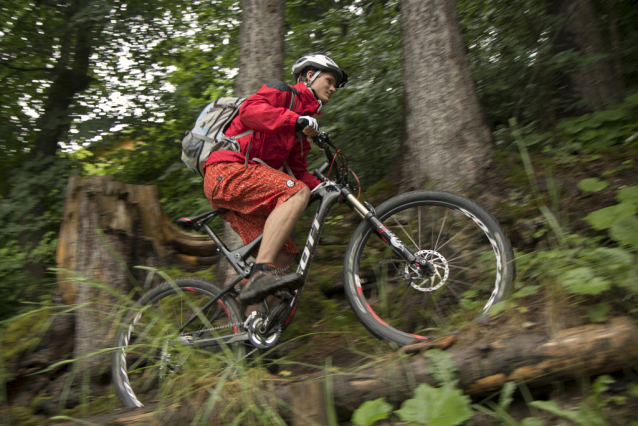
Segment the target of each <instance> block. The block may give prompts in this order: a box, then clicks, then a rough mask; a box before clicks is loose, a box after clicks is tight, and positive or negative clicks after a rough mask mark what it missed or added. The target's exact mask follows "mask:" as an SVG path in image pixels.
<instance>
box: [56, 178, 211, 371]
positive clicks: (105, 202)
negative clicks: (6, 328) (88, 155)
mask: <svg viewBox="0 0 638 426" xmlns="http://www.w3.org/2000/svg"><path fill="white" fill-rule="evenodd" d="M202 238H206V239H208V237H206V236H203V237H202V236H197V235H192V234H188V233H186V232H184V231H181V230H179V229H177V228H175V227H173V226H172V225H171V224H170V221H169V220H168V219H167V218H166V216H165V215H164V214H163V213H162V211H161V207H160V205H159V193H158V191H157V188H156V187H155V186H140V185H128V184H123V183H120V182H115V181H114V180H113V177H112V176H102V177H91V178H82V177H79V176H74V177H71V178H70V179H69V184H68V187H67V199H66V205H65V211H64V215H63V219H62V225H61V228H60V236H59V242H58V249H57V264H58V267H60V268H64V270H65V271H69V272H70V273H66V272H61V273H60V274H59V279H58V287H59V290H60V292H61V293H62V296H63V298H64V301H65V302H66V303H67V304H74V303H75V304H77V305H78V309H77V310H76V311H75V316H76V318H75V324H76V325H75V345H74V354H73V357H74V358H76V359H79V358H81V357H84V356H87V355H90V354H93V353H95V352H96V351H98V350H100V349H104V348H106V347H109V346H110V345H111V343H112V342H111V341H112V338H113V332H114V327H115V326H116V325H117V316H116V314H117V313H118V310H119V309H120V308H122V307H123V306H125V301H124V298H125V297H126V295H128V294H130V293H131V292H132V291H133V292H135V293H136V295H135V296H134V297H133V300H136V299H137V298H138V297H139V295H140V293H142V292H144V291H146V290H147V289H148V287H149V286H151V285H155V284H157V283H159V282H160V281H161V280H162V279H161V278H160V277H159V276H158V275H157V274H156V275H154V276H151V275H149V273H148V271H147V270H143V269H139V268H136V266H148V267H160V266H168V265H170V264H174V263H178V264H180V266H182V267H184V266H187V265H188V266H190V267H192V268H197V269H204V268H207V267H209V266H204V267H201V266H199V267H198V266H193V265H197V264H209V265H210V264H211V263H212V262H210V261H206V259H208V258H210V257H211V256H213V254H214V253H215V252H216V246H215V244H214V243H213V242H212V241H210V240H209V239H208V240H203V239H202ZM202 258H203V259H204V260H202ZM76 273H77V275H76ZM145 287H146V288H145ZM109 360H110V358H108V357H107V355H100V356H92V357H89V358H85V359H83V360H81V361H80V362H79V365H78V366H77V367H76V368H79V370H78V371H85V370H94V369H95V368H97V367H102V368H108V366H109ZM93 372H95V371H93Z"/></svg>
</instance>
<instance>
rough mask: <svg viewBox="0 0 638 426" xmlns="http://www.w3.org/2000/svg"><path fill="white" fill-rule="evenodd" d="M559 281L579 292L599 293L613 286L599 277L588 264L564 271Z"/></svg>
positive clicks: (573, 291)
mask: <svg viewBox="0 0 638 426" xmlns="http://www.w3.org/2000/svg"><path fill="white" fill-rule="evenodd" d="M559 282H560V283H561V284H562V285H563V286H564V287H565V288H567V290H569V291H570V292H572V293H577V294H598V293H600V292H602V291H605V290H607V289H609V288H610V287H611V282H609V281H608V280H606V279H604V278H601V277H597V276H596V275H595V271H594V270H593V269H592V268H589V267H587V266H583V267H581V268H576V269H572V270H569V271H567V272H564V273H563V274H561V275H560V276H559Z"/></svg>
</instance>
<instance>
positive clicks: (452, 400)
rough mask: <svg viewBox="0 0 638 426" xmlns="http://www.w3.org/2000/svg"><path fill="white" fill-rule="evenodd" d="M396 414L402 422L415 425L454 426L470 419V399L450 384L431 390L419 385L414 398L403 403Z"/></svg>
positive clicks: (424, 384) (424, 385) (425, 385)
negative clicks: (409, 422)
mask: <svg viewBox="0 0 638 426" xmlns="http://www.w3.org/2000/svg"><path fill="white" fill-rule="evenodd" d="M396 414H397V415H398V416H399V418H400V419H401V420H403V421H411V422H415V423H416V424H425V425H437V426H454V425H459V424H461V423H463V422H465V421H466V420H468V419H469V418H471V417H472V414H473V413H472V410H471V409H470V397H469V396H467V395H463V391H461V390H460V389H459V388H457V387H456V386H454V385H452V384H447V385H443V386H442V387H440V388H433V387H431V386H429V385H428V384H426V383H422V384H420V385H419V386H418V387H417V388H416V390H415V392H414V398H412V399H408V400H407V401H405V402H404V403H403V404H402V405H401V408H400V409H399V410H397V411H396Z"/></svg>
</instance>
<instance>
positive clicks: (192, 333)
mask: <svg viewBox="0 0 638 426" xmlns="http://www.w3.org/2000/svg"><path fill="white" fill-rule="evenodd" d="M219 293H220V290H219V288H218V287H217V286H216V285H215V284H214V283H212V282H210V281H206V280H203V279H200V278H178V279H176V280H174V281H170V282H165V283H163V284H162V285H160V286H159V287H157V288H155V289H153V290H151V291H150V292H148V293H146V294H145V295H144V296H143V297H142V298H141V299H140V300H139V301H138V302H137V303H136V305H135V306H134V307H133V309H131V311H130V312H129V313H128V314H127V315H126V317H125V319H124V321H123V323H122V324H121V325H120V327H119V332H118V335H117V338H116V347H117V349H116V350H115V351H114V353H113V363H112V367H111V369H112V380H113V384H114V385H115V391H116V393H117V396H118V397H119V398H120V401H121V402H122V405H124V406H125V407H142V406H144V402H149V401H154V400H158V399H160V398H162V397H166V396H173V397H176V399H179V397H180V394H181V395H184V394H188V393H189V392H188V389H186V388H185V383H194V382H196V381H197V380H198V379H201V378H202V377H204V376H205V375H206V374H212V373H210V372H211V371H212V370H213V369H214V368H215V367H218V366H220V365H221V366H222V368H223V367H224V366H226V365H228V364H230V365H233V364H234V363H236V362H237V361H239V360H241V358H242V357H243V355H244V354H245V346H244V345H243V344H240V343H239V344H238V343H235V344H230V345H223V344H221V345H217V346H214V347H212V348H211V347H207V348H200V347H199V346H198V342H204V341H206V339H212V338H219V337H222V336H228V335H230V334H235V333H237V332H238V331H239V330H240V329H241V322H242V321H243V317H242V315H241V313H240V310H239V307H238V306H237V304H236V303H235V301H234V300H233V299H232V298H230V297H228V296H224V297H222V298H221V299H219V300H218V301H217V302H216V303H213V304H212V305H211V306H207V305H209V304H210V303H208V302H209V301H211V300H212V299H213V298H214V297H216V296H217V295H218V294H219ZM188 321H190V323H188ZM185 324H187V325H185ZM211 363H212V364H211Z"/></svg>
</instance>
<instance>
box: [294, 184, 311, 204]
mask: <svg viewBox="0 0 638 426" xmlns="http://www.w3.org/2000/svg"><path fill="white" fill-rule="evenodd" d="M295 197H299V201H303V202H304V203H305V204H307V203H308V200H310V188H308V187H307V186H304V187H303V188H301V189H300V190H299V191H297V193H296V194H295Z"/></svg>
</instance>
